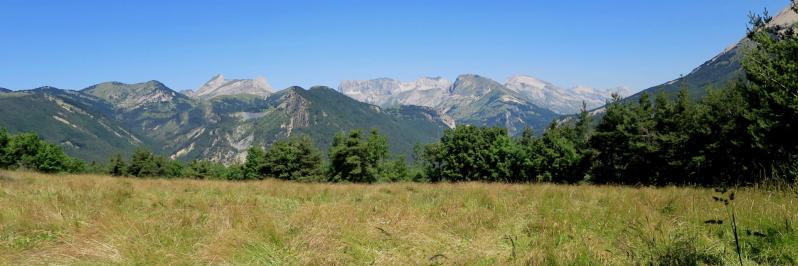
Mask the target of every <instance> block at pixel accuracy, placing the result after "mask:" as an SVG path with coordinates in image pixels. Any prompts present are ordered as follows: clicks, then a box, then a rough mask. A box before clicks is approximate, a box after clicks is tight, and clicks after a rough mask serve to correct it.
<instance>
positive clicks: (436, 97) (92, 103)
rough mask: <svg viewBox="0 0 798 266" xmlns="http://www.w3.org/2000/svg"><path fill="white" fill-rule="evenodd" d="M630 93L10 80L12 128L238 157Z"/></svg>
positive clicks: (492, 86)
mask: <svg viewBox="0 0 798 266" xmlns="http://www.w3.org/2000/svg"><path fill="white" fill-rule="evenodd" d="M797 21H798V14H796V13H795V12H793V11H792V10H789V9H787V10H785V11H782V12H781V13H779V15H777V16H776V17H774V18H773V20H772V21H771V22H770V23H771V24H778V25H789V24H794V23H796V22H797ZM750 45H751V43H750V41H748V40H746V39H743V40H741V41H740V42H739V43H737V44H735V45H732V46H730V47H729V48H727V49H726V50H724V51H723V52H722V53H720V54H719V55H717V56H715V57H714V58H712V59H710V60H708V61H707V62H705V63H704V64H702V65H701V66H699V67H697V68H696V69H694V70H693V71H692V72H690V73H689V74H688V75H685V76H683V77H680V78H678V79H674V80H672V81H669V82H666V83H663V84H661V85H658V86H654V87H652V88H648V89H646V90H643V91H644V92H648V93H659V92H660V91H663V92H665V93H668V94H675V92H676V91H678V89H679V88H680V87H682V86H685V87H687V88H688V91H689V93H690V95H692V96H693V97H696V98H698V97H701V96H703V95H705V94H706V91H707V89H708V88H709V87H712V86H716V87H721V86H722V85H724V84H725V83H728V82H730V81H733V80H736V79H739V78H742V77H743V75H742V74H743V73H742V68H741V64H740V62H741V58H742V54H743V53H744V51H745V49H746V48H747V47H750ZM628 92H629V91H628V89H627V88H623V87H619V88H614V89H607V90H599V89H592V88H588V87H574V88H568V89H564V88H562V87H559V86H556V85H553V84H551V83H548V82H545V81H542V80H540V79H537V78H534V77H530V76H513V77H510V78H509V79H508V80H507V81H506V82H505V83H504V84H502V83H499V82H496V81H494V80H491V79H489V78H486V77H483V76H479V75H473V74H466V75H460V76H458V77H457V79H455V81H454V82H451V81H449V80H447V79H445V78H441V77H425V78H420V79H417V80H415V81H412V82H400V81H398V80H394V79H388V78H381V79H372V80H349V81H343V82H341V83H340V85H339V86H338V89H337V90H334V89H331V88H328V87H322V86H318V87H312V88H310V89H308V90H306V89H303V88H300V87H290V88H287V89H283V90H280V91H276V92H275V91H274V90H273V89H272V87H271V85H269V83H268V81H267V80H266V79H265V78H255V79H227V78H225V77H224V76H222V75H217V76H214V77H213V78H211V79H210V80H208V82H206V83H205V84H204V85H203V86H201V87H200V88H197V89H196V90H188V91H182V92H176V91H174V90H172V89H170V88H169V87H167V86H166V85H164V84H162V83H160V82H158V81H148V82H142V83H136V84H125V83H120V82H105V83H100V84H96V85H92V86H89V87H87V88H85V89H82V90H79V91H75V90H62V89H57V88H53V87H41V88H37V89H32V90H20V91H11V90H8V89H4V88H0V114H1V115H0V127H5V128H8V129H9V130H10V131H12V132H26V131H30V132H35V133H37V134H39V135H40V136H41V137H42V138H44V139H45V140H47V141H50V142H52V143H57V144H59V145H60V146H62V147H63V148H64V149H65V151H66V152H67V153H68V154H70V155H73V156H76V157H78V158H82V159H84V160H88V161H107V160H108V158H110V156H112V155H113V154H117V153H123V154H124V153H130V152H132V151H133V150H134V149H135V148H136V147H140V146H143V147H147V148H149V149H151V150H153V151H155V152H157V153H159V154H163V155H167V156H169V157H171V158H174V159H180V160H191V159H209V160H213V161H218V162H224V163H233V162H240V161H241V160H242V159H243V158H244V157H245V156H246V150H247V148H249V147H250V146H268V145H270V144H271V143H273V142H274V141H276V140H279V139H282V138H286V137H289V136H294V135H300V134H305V135H309V136H310V137H312V138H313V139H314V141H316V145H317V146H318V147H320V148H321V149H323V150H324V149H326V148H327V147H328V146H329V145H330V143H331V141H332V138H333V135H334V134H335V133H337V132H341V131H345V130H349V129H356V128H360V129H371V128H375V129H378V130H379V131H380V132H381V133H383V134H386V135H387V136H388V140H389V144H390V147H391V151H392V152H394V153H397V154H402V155H405V156H410V154H411V153H412V150H413V146H414V145H415V144H416V143H427V142H432V141H435V140H436V139H438V138H439V137H440V135H441V134H442V132H443V130H444V129H446V128H451V127H454V126H456V125H460V124H469V125H480V126H500V127H505V128H507V129H508V131H509V132H510V133H511V134H514V135H517V134H519V133H520V132H522V131H523V130H524V128H526V127H531V128H533V129H536V130H538V132H540V130H541V129H543V128H545V126H546V125H547V124H549V123H550V122H551V121H553V120H555V119H558V118H560V117H563V116H564V115H567V114H573V113H575V112H578V111H579V109H581V106H582V103H583V102H584V103H585V104H586V105H587V107H588V108H595V107H600V106H601V105H602V104H604V103H605V102H606V100H607V99H609V97H611V95H612V94H613V93H618V94H620V95H625V94H627V93H628ZM641 93H642V92H640V93H637V94H634V95H632V96H630V97H627V98H626V99H625V100H626V101H632V100H635V99H637V98H638V97H639V96H640V95H641ZM597 110H598V111H600V109H597Z"/></svg>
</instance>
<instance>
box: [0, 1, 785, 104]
mask: <svg viewBox="0 0 798 266" xmlns="http://www.w3.org/2000/svg"><path fill="white" fill-rule="evenodd" d="M787 4H788V1H787V0H778V1H777V0H734V1H728V0H704V1H700V0H699V1H697V0H669V1H641V0H618V1H373V0H372V1H125V0H120V1H81V0H76V1H59V0H51V1H40V0H0V36H2V40H0V62H2V64H0V87H6V88H10V89H30V88H35V87H38V86H43V85H51V86H55V87H59V88H64V89H81V88H84V87H87V86H89V85H92V84H95V83H99V82H104V81H112V80H114V81H121V82H129V83H132V82H141V81H147V80H152V79H155V80H159V81H161V82H164V83H165V84H166V85H167V86H169V87H171V88H173V89H175V90H182V89H193V88H196V87H199V86H200V85H202V84H203V83H204V82H205V81H207V80H208V79H210V78H211V76H213V75H214V74H217V73H222V74H224V75H225V76H226V77H229V78H250V77H255V76H265V77H266V78H268V79H269V81H270V83H271V84H272V85H273V86H274V87H275V88H277V89H282V88H285V87H288V86H291V85H299V86H303V87H310V86H312V85H328V86H332V87H337V85H338V83H339V81H340V80H344V79H369V78H377V77H391V78H397V79H400V80H412V79H415V78H417V77H420V76H443V77H446V78H449V79H452V80H453V79H454V78H456V76H457V75H458V74H462V73H476V74H481V75H485V76H488V77H491V78H494V79H496V80H498V81H500V82H504V81H505V79H506V78H507V77H508V76H510V75H516V74H527V75H532V76H535V77H538V78H541V79H544V80H547V81H550V82H553V83H555V84H558V85H562V86H574V85H586V86H592V87H598V88H609V87H615V86H620V85H626V86H631V87H633V88H634V89H636V90H640V89H644V88H647V87H649V86H652V85H656V84H659V83H662V82H665V81H668V80H671V79H673V78H676V77H678V76H679V75H680V74H687V73H688V72H689V71H690V70H692V69H693V68H694V67H696V66H698V65H699V64H701V63H703V62H704V61H706V60H707V59H709V58H711V57H712V56H714V55H715V54H717V53H718V52H720V51H722V50H723V49H724V48H725V47H727V46H728V45H730V44H733V43H735V42H737V41H738V40H739V39H740V38H741V37H742V36H743V34H744V32H745V27H746V22H747V17H746V15H747V14H748V12H749V11H761V10H762V9H763V8H768V9H769V10H770V11H771V13H772V14H775V13H778V11H779V10H780V9H781V8H783V7H785V6H786V5H787Z"/></svg>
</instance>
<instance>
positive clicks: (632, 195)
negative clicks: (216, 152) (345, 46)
mask: <svg viewBox="0 0 798 266" xmlns="http://www.w3.org/2000/svg"><path fill="white" fill-rule="evenodd" d="M712 194H713V193H712V192H711V190H708V189H698V188H659V189H654V188H629V187H610V186H587V185H585V186H562V185H549V184H536V185H522V184H518V185H509V184H482V183H462V184H401V183H400V184H378V185H355V184H302V183H293V182H282V181H275V180H267V181H260V182H221V181H194V180H160V179H154V180H153V179H145V180H142V179H127V178H112V177H104V176H90V175H42V174H35V173H28V172H2V171H0V264H87V263H88V264H92V263H100V264H106V263H112V264H116V263H119V264H209V263H210V264H223V263H232V264H373V263H376V264H546V263H555V264H630V263H648V262H653V263H656V262H665V263H668V264H671V263H673V262H676V261H679V260H681V261H682V262H692V261H697V262H699V263H709V264H734V263H735V262H736V261H737V259H736V254H735V253H734V249H733V247H734V245H733V236H732V235H731V232H730V230H729V228H730V226H729V224H728V223H724V224H723V225H705V224H704V223H703V222H704V221H705V220H707V219H717V218H725V217H726V214H727V213H726V212H725V209H724V208H723V206H722V205H720V204H717V203H716V202H714V201H713V200H712V199H711V196H712ZM736 196H737V199H736V200H735V207H736V211H737V217H738V223H739V226H740V227H741V230H742V231H743V232H742V241H743V244H744V252H745V260H746V263H769V264H794V263H796V261H795V260H796V259H798V233H797V232H796V228H794V225H793V223H795V222H796V221H798V205H796V201H797V200H798V194H796V193H795V192H794V191H793V190H788V191H770V190H757V189H742V190H740V191H738V192H737V195H736ZM745 230H749V231H751V235H748V234H747V233H746V232H745Z"/></svg>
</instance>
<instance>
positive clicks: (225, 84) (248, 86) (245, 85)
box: [186, 74, 272, 99]
mask: <svg viewBox="0 0 798 266" xmlns="http://www.w3.org/2000/svg"><path fill="white" fill-rule="evenodd" d="M241 94H248V95H255V96H261V97H266V96H268V95H270V94H272V86H271V85H270V84H269V81H268V80H266V78H264V77H257V78H255V79H225V77H224V75H222V74H217V75H216V76H213V77H212V78H211V79H210V80H208V82H205V84H204V85H202V87H200V88H198V89H196V90H194V91H187V92H186V95H188V96H190V97H193V98H199V99H210V98H214V97H218V96H225V95H241Z"/></svg>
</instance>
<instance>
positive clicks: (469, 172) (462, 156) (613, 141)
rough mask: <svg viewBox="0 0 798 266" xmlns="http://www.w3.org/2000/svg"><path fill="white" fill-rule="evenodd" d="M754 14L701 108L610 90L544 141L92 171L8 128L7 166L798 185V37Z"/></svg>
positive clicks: (451, 140) (330, 177)
mask: <svg viewBox="0 0 798 266" xmlns="http://www.w3.org/2000/svg"><path fill="white" fill-rule="evenodd" d="M770 19H771V18H770V17H767V16H757V15H754V16H752V17H751V25H752V27H751V28H750V29H749V30H748V38H749V39H750V40H751V41H752V42H753V43H754V45H753V48H751V49H748V50H746V51H744V58H743V60H742V66H743V70H744V74H745V75H744V78H741V79H740V80H739V81H737V82H733V83H732V84H729V85H727V86H725V87H722V88H719V89H710V90H709V92H708V95H707V96H706V97H704V98H702V99H700V100H698V101H693V100H691V99H690V97H688V91H687V88H684V87H683V88H682V89H681V90H680V92H679V94H678V95H677V96H676V97H671V96H668V95H665V94H664V93H659V94H657V95H655V96H654V97H653V99H652V96H651V95H649V94H647V93H643V94H642V95H641V97H640V98H639V100H638V101H637V102H633V103H627V102H624V101H622V99H621V98H620V97H618V96H617V95H614V97H613V99H612V100H611V101H609V102H608V103H607V105H606V107H605V108H604V110H603V112H601V113H600V114H598V115H591V114H590V113H589V112H588V110H587V109H586V108H585V107H584V105H583V108H582V111H581V113H580V114H579V115H578V116H575V117H572V118H571V119H567V120H566V121H554V122H552V123H551V124H550V125H549V126H548V127H547V128H546V130H545V131H544V133H543V134H542V135H540V136H536V135H535V134H533V131H532V129H526V130H525V131H524V132H523V134H522V135H521V136H519V137H512V136H510V135H509V134H508V132H507V130H506V129H504V128H497V127H476V126H468V125H465V126H457V127H456V128H454V129H448V130H446V131H444V133H443V136H442V137H441V138H440V140H439V141H437V142H435V143H431V144H426V145H421V144H418V145H416V147H415V149H414V151H415V152H414V155H413V160H412V161H410V162H407V160H406V159H405V157H404V156H391V155H390V154H389V153H388V141H387V138H386V137H385V136H384V135H381V134H379V132H377V131H376V130H371V131H368V132H364V131H363V130H360V129H355V130H351V131H348V132H340V133H338V134H336V135H335V136H334V138H333V142H332V145H331V146H330V148H329V150H328V151H327V153H326V156H325V155H324V154H322V152H321V151H320V150H318V149H317V148H316V147H315V146H314V145H313V141H312V140H311V139H310V138H309V137H307V136H299V137H291V138H288V139H285V140H280V141H277V142H275V143H272V144H271V145H270V146H269V147H268V149H263V148H261V147H252V148H250V149H249V150H248V152H247V157H246V160H245V162H244V163H242V164H234V165H229V166H225V165H222V164H219V163H213V162H210V161H205V160H194V161H191V162H188V163H182V162H179V161H175V160H170V159H168V158H165V157H162V156H159V155H156V154H153V153H151V152H149V151H147V150H146V149H138V150H137V151H135V152H134V153H133V154H132V155H131V156H130V157H129V158H127V159H125V158H123V157H122V156H121V155H118V156H116V157H115V158H113V159H112V160H111V161H110V162H109V163H107V164H96V163H91V164H85V163H83V162H81V161H79V160H76V159H73V158H70V157H68V156H66V155H65V154H64V153H63V151H62V150H61V148H60V147H58V146H56V145H53V144H49V143H46V142H44V141H42V140H40V139H39V138H38V137H37V136H36V135H35V134H32V133H24V134H17V135H11V134H8V132H7V131H5V130H0V167H2V168H28V169H33V170H38V171H43V172H102V173H110V174H112V175H115V176H136V177H186V178H198V179H205V178H220V179H228V180H256V179H263V178H277V179H284V180H298V181H311V182H358V183H372V182H392V181H429V182H441V181H455V182H456V181H488V182H557V183H580V182H587V183H594V184H627V185H638V184H640V185H690V184H692V185H707V186H709V185H720V184H738V185H739V184H753V183H759V182H763V181H767V180H779V181H785V182H788V183H794V182H796V176H798V129H797V128H796V127H798V125H797V124H798V56H796V55H798V34H796V31H795V27H780V26H774V27H769V26H767V24H768V22H769V21H770Z"/></svg>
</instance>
